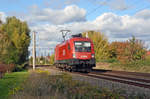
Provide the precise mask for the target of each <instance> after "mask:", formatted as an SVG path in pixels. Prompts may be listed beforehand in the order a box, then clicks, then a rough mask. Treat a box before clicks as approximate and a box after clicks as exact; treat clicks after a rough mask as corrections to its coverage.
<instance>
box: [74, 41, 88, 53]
mask: <svg viewBox="0 0 150 99" xmlns="http://www.w3.org/2000/svg"><path fill="white" fill-rule="evenodd" d="M74 44H75V51H76V52H91V43H90V42H87V41H75V42H74Z"/></svg>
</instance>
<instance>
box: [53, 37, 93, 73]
mask: <svg viewBox="0 0 150 99" xmlns="http://www.w3.org/2000/svg"><path fill="white" fill-rule="evenodd" d="M55 65H56V67H58V68H62V69H66V70H69V71H72V70H73V71H85V72H90V70H91V69H92V67H95V52H94V45H93V42H92V41H91V40H90V39H89V38H85V37H82V35H81V34H80V35H73V36H72V38H71V39H69V40H66V41H64V42H63V43H61V44H58V45H56V48H55Z"/></svg>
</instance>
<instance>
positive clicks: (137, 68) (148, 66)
mask: <svg viewBox="0 0 150 99" xmlns="http://www.w3.org/2000/svg"><path fill="white" fill-rule="evenodd" d="M96 69H107V70H119V71H129V72H143V73H150V56H148V57H147V58H146V59H145V60H139V61H134V62H128V63H121V62H118V61H116V60H105V61H101V62H98V63H97V66H96Z"/></svg>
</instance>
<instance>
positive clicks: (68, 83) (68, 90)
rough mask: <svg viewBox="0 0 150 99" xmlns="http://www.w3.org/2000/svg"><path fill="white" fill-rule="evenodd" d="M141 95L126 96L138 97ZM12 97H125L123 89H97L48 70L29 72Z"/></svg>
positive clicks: (62, 98) (113, 98)
mask: <svg viewBox="0 0 150 99" xmlns="http://www.w3.org/2000/svg"><path fill="white" fill-rule="evenodd" d="M140 97H141V96H133V97H132V96H131V97H130V96H128V99H130V98H131V99H133V98H136V99H139V98H140ZM12 98H14V99H15V98H19V99H20V98H24V99H31V98H32V99H36V98H42V99H43V98H44V99H125V98H127V97H126V96H125V95H124V93H123V91H121V90H114V91H110V90H108V89H99V88H98V87H96V86H91V85H90V84H88V83H85V82H79V81H75V80H72V77H71V76H70V75H68V74H66V73H62V74H60V75H52V74H51V73H49V72H48V71H41V70H38V71H37V72H31V73H30V76H29V78H28V79H27V80H26V81H25V82H24V83H23V84H22V86H21V89H19V90H15V91H14V93H13V94H12Z"/></svg>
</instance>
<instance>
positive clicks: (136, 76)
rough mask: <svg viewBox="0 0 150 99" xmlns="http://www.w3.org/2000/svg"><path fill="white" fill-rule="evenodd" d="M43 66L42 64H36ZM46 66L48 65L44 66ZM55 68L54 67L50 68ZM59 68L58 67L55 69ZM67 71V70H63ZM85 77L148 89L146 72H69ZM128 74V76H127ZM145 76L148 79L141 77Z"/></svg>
mask: <svg viewBox="0 0 150 99" xmlns="http://www.w3.org/2000/svg"><path fill="white" fill-rule="evenodd" d="M38 67H43V66H38ZM44 67H48V66H44ZM52 69H56V68H52ZM57 70H59V69H57ZM65 72H68V71H65ZM71 73H72V74H77V75H81V76H86V77H92V78H95V79H104V80H109V81H113V82H118V83H123V84H128V85H132V86H137V87H143V88H148V89H150V76H149V75H150V74H148V73H136V72H125V71H111V70H108V71H107V70H92V71H91V72H90V73H80V72H71ZM129 75H130V76H129ZM141 77H142V78H141ZM144 77H147V78H149V79H143V78H144Z"/></svg>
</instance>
